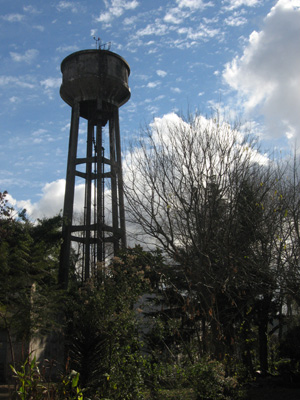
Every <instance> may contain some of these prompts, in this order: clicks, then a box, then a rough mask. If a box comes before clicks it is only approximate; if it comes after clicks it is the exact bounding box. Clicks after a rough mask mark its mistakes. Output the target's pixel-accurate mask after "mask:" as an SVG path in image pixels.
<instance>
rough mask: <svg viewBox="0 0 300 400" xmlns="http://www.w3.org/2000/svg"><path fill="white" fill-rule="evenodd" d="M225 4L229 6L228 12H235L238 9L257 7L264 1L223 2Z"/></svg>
mask: <svg viewBox="0 0 300 400" xmlns="http://www.w3.org/2000/svg"><path fill="white" fill-rule="evenodd" d="M223 3H225V4H227V5H226V7H225V9H226V10H234V9H236V8H239V7H242V6H247V7H255V6H258V5H259V4H261V3H262V0H223Z"/></svg>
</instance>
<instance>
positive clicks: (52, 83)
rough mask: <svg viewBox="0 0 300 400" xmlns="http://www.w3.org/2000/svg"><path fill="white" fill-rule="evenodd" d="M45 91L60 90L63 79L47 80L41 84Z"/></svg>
mask: <svg viewBox="0 0 300 400" xmlns="http://www.w3.org/2000/svg"><path fill="white" fill-rule="evenodd" d="M40 84H41V85H42V86H43V87H44V88H45V89H55V88H59V87H60V85H61V78H47V79H44V80H43V81H41V82H40Z"/></svg>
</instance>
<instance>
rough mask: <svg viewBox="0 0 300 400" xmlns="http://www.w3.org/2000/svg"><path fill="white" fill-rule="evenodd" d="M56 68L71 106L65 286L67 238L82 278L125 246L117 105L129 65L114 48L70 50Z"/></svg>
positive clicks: (64, 254) (125, 95)
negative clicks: (80, 191)
mask: <svg viewBox="0 0 300 400" xmlns="http://www.w3.org/2000/svg"><path fill="white" fill-rule="evenodd" d="M61 71H62V85H61V88H60V95H61V97H62V99H63V100H64V101H65V102H66V103H67V104H68V105H69V106H71V107H72V114H71V126H70V138H69V153H68V164H67V175H66V192H65V200H64V211H63V243H62V248H61V257H60V270H59V279H60V283H61V284H62V285H63V286H64V287H67V284H68V271H69V268H70V254H71V248H72V245H73V243H77V248H78V249H79V251H78V254H80V259H81V265H82V279H83V280H87V279H88V278H89V277H90V275H91V273H92V272H93V269H95V270H96V269H97V265H99V262H104V261H105V259H106V257H107V256H108V255H111V254H116V252H117V251H118V250H119V248H120V247H125V246H126V233H125V215H124V194H123V181H122V163H121V145H120V128H119V107H121V106H122V105H123V104H124V103H126V102H127V101H128V100H129V98H130V89H129V87H128V77H129V74H130V68H129V65H128V63H127V62H126V61H125V60H124V59H123V58H122V57H120V56H119V55H118V54H115V53H113V52H111V51H108V50H103V49H96V50H83V51H78V52H76V53H73V54H70V55H69V56H68V57H66V58H65V59H64V60H63V61H62V63H61ZM81 118H82V119H83V120H82V121H84V120H86V137H85V140H86V147H85V155H84V156H82V154H81V157H78V154H77V148H78V138H79V125H80V123H81V122H82V121H81V120H80V119H81ZM105 126H106V127H105ZM104 127H105V128H104ZM106 131H108V132H107V133H105V132H106ZM105 146H107V148H106V149H105ZM81 151H82V149H81ZM78 180H79V181H80V180H81V182H83V183H84V187H85V196H84V201H83V203H84V204H83V205H82V213H81V214H82V215H81V216H79V218H81V220H79V221H78V220H77V221H75V218H74V213H73V209H74V195H75V182H76V181H78ZM73 247H74V246H73Z"/></svg>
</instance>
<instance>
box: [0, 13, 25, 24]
mask: <svg viewBox="0 0 300 400" xmlns="http://www.w3.org/2000/svg"><path fill="white" fill-rule="evenodd" d="M1 18H2V19H3V20H4V21H8V22H21V21H22V20H23V19H24V15H22V14H7V15H2V16H1Z"/></svg>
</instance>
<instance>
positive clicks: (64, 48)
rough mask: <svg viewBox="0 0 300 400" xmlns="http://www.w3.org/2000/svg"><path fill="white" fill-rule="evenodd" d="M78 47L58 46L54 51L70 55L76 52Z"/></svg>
mask: <svg viewBox="0 0 300 400" xmlns="http://www.w3.org/2000/svg"><path fill="white" fill-rule="evenodd" d="M78 50H79V47H78V46H77V45H76V44H74V45H70V46H59V47H57V49H56V51H58V52H59V53H72V52H74V51H78Z"/></svg>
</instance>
